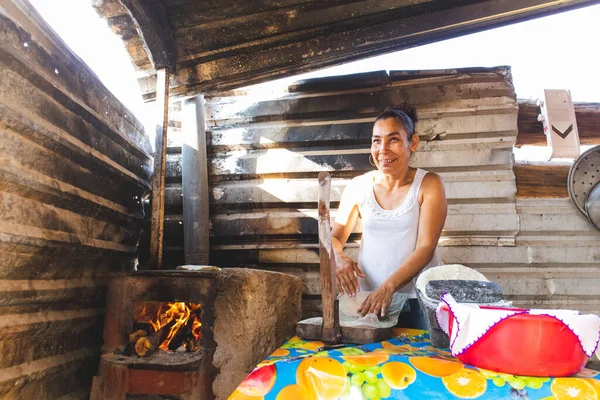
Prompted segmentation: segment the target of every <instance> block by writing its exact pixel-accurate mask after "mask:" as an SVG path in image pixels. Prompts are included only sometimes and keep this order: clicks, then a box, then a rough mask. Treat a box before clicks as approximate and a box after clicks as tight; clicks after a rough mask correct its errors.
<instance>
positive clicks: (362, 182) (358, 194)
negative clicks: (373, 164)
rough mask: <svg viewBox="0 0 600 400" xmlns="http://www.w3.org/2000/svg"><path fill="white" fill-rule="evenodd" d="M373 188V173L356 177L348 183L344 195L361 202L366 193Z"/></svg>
mask: <svg viewBox="0 0 600 400" xmlns="http://www.w3.org/2000/svg"><path fill="white" fill-rule="evenodd" d="M372 187H373V171H371V172H367V173H365V174H362V175H359V176H356V177H354V178H352V179H351V180H350V182H348V185H347V186H346V190H345V193H344V195H345V196H347V197H350V198H352V199H353V200H354V201H360V200H361V199H362V198H363V197H364V195H365V193H367V191H368V190H370V189H371V188H372Z"/></svg>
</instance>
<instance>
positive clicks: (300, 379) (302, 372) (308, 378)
mask: <svg viewBox="0 0 600 400" xmlns="http://www.w3.org/2000/svg"><path fill="white" fill-rule="evenodd" d="M296 383H297V384H298V385H299V386H301V389H302V390H304V391H305V393H306V394H307V396H308V398H309V399H312V400H336V399H338V398H339V397H340V396H341V395H342V394H343V393H344V389H345V387H346V370H345V369H344V366H343V365H342V364H341V363H340V362H339V361H337V360H334V359H333V358H329V357H317V358H306V359H304V360H302V362H301V363H300V364H299V365H298V369H296Z"/></svg>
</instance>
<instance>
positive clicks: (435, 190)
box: [359, 173, 448, 316]
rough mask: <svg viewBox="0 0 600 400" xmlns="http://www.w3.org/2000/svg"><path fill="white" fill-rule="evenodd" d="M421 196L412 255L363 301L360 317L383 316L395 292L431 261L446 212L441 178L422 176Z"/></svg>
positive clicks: (432, 175)
mask: <svg viewBox="0 0 600 400" xmlns="http://www.w3.org/2000/svg"><path fill="white" fill-rule="evenodd" d="M420 195H421V196H422V200H421V199H419V200H420V201H419V203H420V205H421V212H420V215H419V230H418V234H417V243H416V246H415V251H413V252H412V253H411V254H410V255H409V256H408V257H407V258H406V260H404V262H403V263H402V264H401V265H400V266H399V267H398V269H397V270H396V271H395V272H394V273H393V274H392V275H390V276H389V277H388V278H387V279H386V280H385V282H384V283H383V284H382V285H381V287H380V288H378V289H377V290H375V291H374V292H373V293H371V295H370V296H369V297H368V298H367V299H366V300H365V302H364V303H363V304H362V305H361V307H360V308H359V311H361V314H362V315H366V314H367V313H370V312H374V313H375V314H377V313H381V315H382V316H384V315H385V310H386V308H387V307H388V306H389V305H390V302H391V300H392V295H393V294H394V292H395V291H396V290H398V289H400V288H402V287H403V286H404V285H406V284H407V283H409V282H410V281H411V280H412V279H413V278H414V277H415V276H417V275H418V274H419V272H421V271H422V270H423V268H425V266H426V265H427V264H428V263H429V262H430V261H431V259H432V258H433V254H434V252H435V248H436V247H437V243H438V241H439V239H440V235H441V234H442V229H443V228H444V223H445V222H446V214H447V212H448V203H447V200H446V193H445V190H444V184H443V183H442V180H441V179H440V177H439V176H438V175H436V174H433V173H428V174H427V175H425V178H424V179H423V183H422V184H421V191H420Z"/></svg>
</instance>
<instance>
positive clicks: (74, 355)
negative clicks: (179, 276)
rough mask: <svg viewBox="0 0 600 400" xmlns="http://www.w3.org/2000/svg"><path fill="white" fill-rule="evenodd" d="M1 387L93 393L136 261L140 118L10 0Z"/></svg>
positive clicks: (3, 54) (0, 265)
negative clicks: (119, 290)
mask: <svg viewBox="0 0 600 400" xmlns="http://www.w3.org/2000/svg"><path fill="white" fill-rule="evenodd" d="M0 75H1V76H2V79H0V254H1V255H2V257H0V327H1V328H2V329H1V332H2V333H1V334H0V354H2V356H1V357H0V398H6V399H8V398H11V399H17V398H18V399H55V398H69V399H74V398H82V399H83V398H88V397H89V387H90V385H91V379H92V376H93V374H94V373H95V371H96V368H97V365H98V356H99V353H100V346H101V344H102V329H103V328H102V326H103V319H104V307H105V301H106V298H105V295H106V284H107V278H108V275H109V274H110V273H111V272H115V271H123V270H133V268H134V263H135V258H136V249H137V242H138V240H139V234H140V229H141V225H142V219H143V215H142V207H141V198H142V196H143V195H144V193H145V192H147V191H148V190H149V187H150V186H149V179H150V176H151V173H152V171H151V168H152V164H151V157H150V156H149V153H148V152H149V151H150V146H149V142H148V139H147V137H146V136H145V135H144V131H143V127H142V125H141V124H140V123H139V122H138V121H137V120H136V119H135V118H134V117H133V116H132V114H131V113H130V112H129V111H128V110H127V109H125V108H124V107H123V105H122V104H121V103H120V102H119V101H118V100H117V99H116V98H115V97H113V96H112V95H111V94H110V92H109V91H108V90H107V89H106V88H105V87H104V86H103V85H102V84H101V83H100V81H99V80H98V78H97V77H96V76H95V75H94V74H93V72H92V71H91V70H90V69H89V68H88V67H87V66H86V65H85V64H84V63H83V62H82V61H81V60H80V59H79V58H77V57H76V56H75V55H74V54H73V53H72V52H71V51H70V50H69V49H68V47H67V46H66V45H65V44H64V43H62V41H61V40H60V39H59V38H58V36H57V35H56V34H55V33H54V32H53V31H52V30H51V29H50V28H49V27H48V26H47V25H46V24H45V23H44V22H43V20H41V18H40V17H39V15H38V14H37V13H36V12H35V10H34V9H33V8H31V6H30V5H28V3H26V2H22V1H17V0H14V1H7V2H3V3H2V7H0Z"/></svg>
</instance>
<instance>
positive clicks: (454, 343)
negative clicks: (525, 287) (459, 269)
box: [436, 293, 600, 357]
mask: <svg viewBox="0 0 600 400" xmlns="http://www.w3.org/2000/svg"><path fill="white" fill-rule="evenodd" d="M444 304H445V305H446V306H448V308H449V309H450V312H451V313H452V316H453V318H454V321H455V324H456V326H458V328H456V327H454V328H453V329H452V335H451V336H450V332H449V329H448V328H449V327H448V323H449V318H448V313H446V312H444V311H442V306H443V305H444ZM518 314H530V315H547V316H550V317H553V318H556V319H557V320H559V321H561V322H562V323H563V324H565V326H566V327H567V328H568V329H570V330H571V332H573V333H574V334H575V336H577V337H578V338H579V343H580V344H581V348H582V349H583V351H584V352H585V354H586V355H587V356H588V357H591V356H592V355H593V354H594V351H596V348H597V347H598V342H599V341H600V317H598V316H597V315H593V314H585V315H582V314H580V313H579V312H578V311H572V310H535V309H532V310H525V311H514V310H512V311H511V310H510V309H507V310H489V309H488V310H486V309H481V308H479V306H477V305H476V304H465V303H457V302H456V301H455V300H454V298H453V297H452V295H450V294H449V293H444V294H443V295H442V297H441V302H440V304H439V305H438V308H437V310H436V320H437V323H438V325H439V327H440V328H441V329H442V330H443V331H444V332H445V333H446V334H447V335H448V336H450V352H451V353H452V355H453V356H457V355H460V354H462V353H464V352H465V351H466V350H467V349H468V348H469V347H471V346H472V345H473V344H475V343H476V342H477V341H478V340H479V339H481V338H482V337H483V336H484V335H485V334H486V333H487V331H488V330H490V329H491V328H492V327H493V326H495V325H496V324H498V323H500V322H502V321H503V320H505V319H507V318H510V317H512V316H514V315H518Z"/></svg>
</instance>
